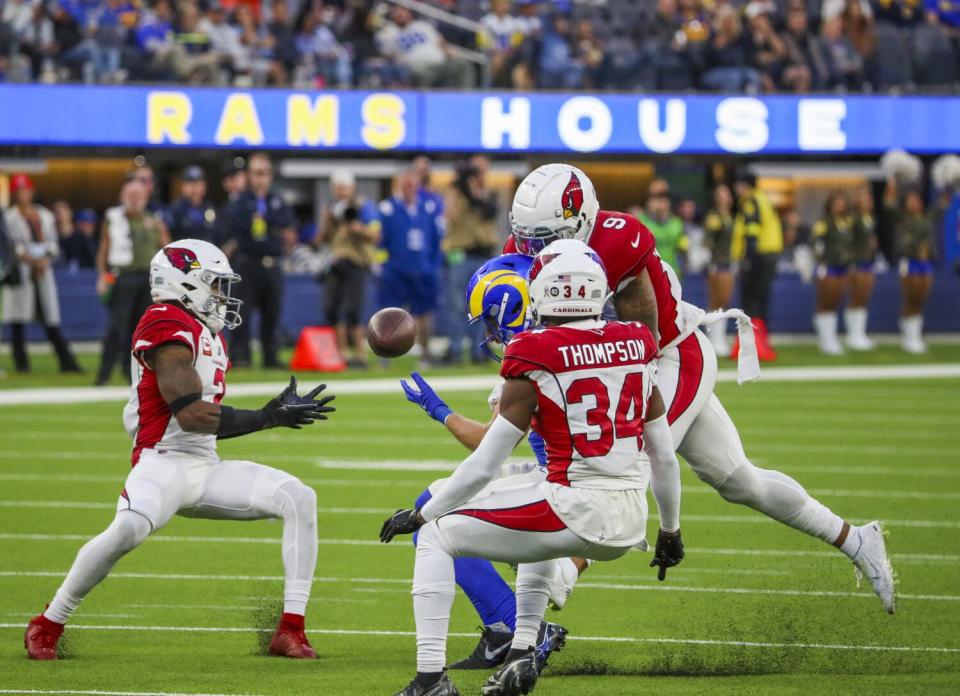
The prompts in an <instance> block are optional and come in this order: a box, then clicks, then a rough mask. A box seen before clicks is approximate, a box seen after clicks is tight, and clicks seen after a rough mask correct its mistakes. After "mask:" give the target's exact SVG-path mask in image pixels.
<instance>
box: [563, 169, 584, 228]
mask: <svg viewBox="0 0 960 696" xmlns="http://www.w3.org/2000/svg"><path fill="white" fill-rule="evenodd" d="M560 203H561V205H562V206H563V219H564V220H569V219H570V218H574V217H577V216H578V215H579V214H580V208H581V207H583V188H581V186H580V179H579V178H577V175H576V174H573V173H571V174H570V181H568V182H567V187H566V188H565V189H563V194H562V195H561V196H560Z"/></svg>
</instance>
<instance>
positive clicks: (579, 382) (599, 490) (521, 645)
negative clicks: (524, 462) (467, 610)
mask: <svg viewBox="0 0 960 696" xmlns="http://www.w3.org/2000/svg"><path fill="white" fill-rule="evenodd" d="M559 245H564V249H563V250H562V251H557V253H552V250H553V248H552V247H550V248H547V249H545V250H544V251H543V253H542V254H541V255H540V256H539V257H538V258H537V259H536V260H535V261H534V264H533V266H532V268H531V272H530V298H531V306H532V314H533V319H534V322H537V323H539V322H542V323H543V324H544V327H542V328H538V329H535V330H531V331H527V332H524V333H521V334H519V335H517V336H515V337H514V338H513V340H511V342H510V343H509V344H508V345H507V347H506V351H505V354H504V360H503V364H502V367H501V375H502V376H503V377H504V378H505V380H506V384H505V386H504V388H503V394H502V397H501V401H500V412H499V413H498V414H497V415H496V417H495V418H494V421H493V423H492V424H491V426H490V427H489V429H487V431H486V434H485V435H484V437H483V440H482V441H481V443H480V445H479V446H478V447H477V449H476V450H475V451H474V452H473V453H472V454H471V455H470V456H469V457H468V458H467V459H466V460H465V461H464V462H463V463H462V464H461V465H460V466H459V467H458V468H457V469H456V471H455V472H454V473H453V475H452V476H451V477H450V479H449V480H448V481H447V482H446V483H445V484H444V485H443V487H442V488H440V489H439V490H438V491H437V492H436V494H435V495H434V496H433V498H432V499H431V500H430V501H429V502H427V503H426V504H425V505H424V506H423V507H422V508H419V509H410V510H398V511H397V512H396V513H395V514H394V515H393V516H392V517H390V518H389V519H387V520H386V521H385V522H384V524H383V527H382V529H381V533H380V538H381V540H382V541H384V542H389V541H390V540H391V539H392V538H393V537H394V536H395V535H397V534H409V533H412V532H414V531H416V530H419V540H418V543H417V556H416V564H415V568H414V579H413V596H414V613H415V615H416V623H417V675H416V677H415V678H414V679H413V680H412V681H411V683H410V684H409V685H408V686H407V687H406V688H405V689H403V690H402V691H401V692H399V694H398V696H455V695H456V694H458V691H457V689H456V687H455V686H454V685H453V683H452V682H450V680H449V678H448V677H447V676H446V672H445V669H444V665H445V664H446V638H447V630H448V627H449V619H450V607H451V605H452V603H453V596H454V584H455V580H454V559H455V558H458V557H463V556H468V557H469V556H479V557H483V558H488V559H492V560H498V561H504V562H513V563H519V567H518V576H517V600H516V601H517V628H516V633H515V635H514V639H513V642H512V644H511V649H510V652H509V653H508V655H507V658H506V661H505V663H504V665H503V666H502V667H501V668H500V669H499V670H497V672H496V673H495V674H494V675H492V676H491V677H490V678H489V679H488V680H487V683H486V685H485V686H484V688H483V693H484V694H486V695H487V696H512V695H513V694H520V693H529V691H530V690H532V689H533V687H534V685H535V684H536V681H537V678H538V674H539V672H538V669H537V664H536V656H535V654H534V644H535V641H536V635H537V630H538V627H539V626H540V622H541V621H542V618H543V613H544V610H545V609H546V605H547V598H548V595H549V584H550V576H551V574H552V572H553V563H552V559H556V558H564V557H568V556H577V557H582V558H586V557H589V558H596V559H598V560H613V559H615V558H619V557H620V556H622V555H623V554H625V553H626V552H627V551H628V550H629V549H631V548H633V547H634V546H636V545H638V544H639V543H641V542H642V541H643V539H644V536H645V526H646V500H645V491H646V487H647V483H648V481H649V477H650V463H649V462H648V457H649V458H650V460H667V461H670V460H672V466H673V467H674V468H676V467H677V466H678V465H677V462H676V457H675V455H674V454H673V442H672V440H671V437H670V430H669V427H668V426H667V424H666V418H665V417H664V416H665V410H664V406H663V402H662V400H661V398H660V395H659V392H658V391H657V388H656V384H655V381H654V374H653V365H652V361H653V360H654V359H655V356H656V353H657V344H656V341H655V339H654V337H653V334H652V333H651V332H650V330H649V329H648V328H647V327H646V326H643V325H641V324H638V323H623V322H605V321H602V320H601V313H602V311H603V306H604V303H605V301H606V299H607V297H608V295H609V293H608V290H607V280H606V276H605V274H604V271H603V268H602V266H601V264H600V262H599V258H598V257H597V255H596V254H595V253H593V252H592V251H591V250H590V249H589V248H588V247H587V246H586V245H585V244H582V243H578V242H558V246H559ZM531 425H533V426H534V427H535V428H536V430H537V431H538V432H539V433H540V434H541V435H542V436H543V438H544V440H545V443H546V451H547V460H548V464H547V469H548V472H547V477H546V480H542V479H539V478H535V479H532V478H528V477H524V476H511V477H507V478H503V479H499V480H497V481H495V482H493V483H491V481H493V479H495V478H496V477H497V476H498V474H499V471H500V467H501V466H502V464H503V463H504V461H505V460H506V458H507V457H508V456H509V455H510V453H511V452H512V451H513V448H514V447H515V446H516V444H517V442H518V440H519V439H520V438H521V437H522V436H523V435H524V433H525V432H526V430H527V429H528V428H529V427H531ZM488 484H489V485H488ZM674 502H675V509H673V510H670V511H668V513H669V514H670V515H672V516H674V517H675V518H676V519H677V524H678V526H679V504H680V501H679V499H677V500H676V501H674Z"/></svg>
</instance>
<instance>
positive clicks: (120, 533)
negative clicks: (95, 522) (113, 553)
mask: <svg viewBox="0 0 960 696" xmlns="http://www.w3.org/2000/svg"><path fill="white" fill-rule="evenodd" d="M152 531H153V526H152V525H151V524H150V520H148V519H147V518H146V517H144V516H143V515H141V514H139V513H137V512H134V511H133V510H121V511H120V512H118V513H117V516H116V517H115V518H114V520H113V522H112V523H111V524H110V528H109V532H110V536H111V537H112V540H113V543H114V545H115V546H116V548H117V550H118V551H120V552H121V553H128V552H130V551H132V550H133V549H135V548H137V547H138V546H139V545H140V544H142V543H143V542H144V541H145V540H146V538H147V537H148V536H150V532H152Z"/></svg>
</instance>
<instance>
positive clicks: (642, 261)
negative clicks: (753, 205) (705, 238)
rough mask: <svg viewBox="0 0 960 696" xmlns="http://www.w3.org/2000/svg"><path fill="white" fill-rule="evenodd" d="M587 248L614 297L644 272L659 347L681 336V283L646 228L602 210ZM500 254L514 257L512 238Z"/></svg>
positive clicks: (630, 217)
mask: <svg viewBox="0 0 960 696" xmlns="http://www.w3.org/2000/svg"><path fill="white" fill-rule="evenodd" d="M590 247H591V248H592V249H593V250H594V251H595V252H597V255H598V256H599V257H600V260H601V261H603V266H604V269H605V270H606V272H607V284H608V285H609V286H610V291H611V292H613V293H614V294H616V293H617V292H619V291H620V290H621V289H622V288H623V287H624V285H625V284H626V282H627V281H629V280H630V279H631V278H634V277H635V276H637V275H638V274H639V273H640V271H642V270H643V269H644V268H645V269H647V273H648V274H649V275H650V281H651V283H652V284H653V291H654V294H655V295H656V298H657V330H658V331H659V333H660V347H661V348H663V347H665V346H668V345H669V344H670V343H672V342H673V341H674V340H675V339H676V338H677V337H678V336H680V334H681V331H682V330H683V321H682V319H681V316H680V300H681V290H680V280H679V279H678V278H677V274H676V273H674V271H673V269H672V268H671V267H670V265H669V264H667V263H665V262H664V261H663V259H661V258H660V255H659V254H657V249H656V240H655V239H654V237H653V233H652V232H651V231H650V230H649V229H647V226H646V225H644V224H643V223H642V222H640V221H639V220H638V219H637V218H635V217H634V216H633V215H630V214H628V213H620V212H616V211H610V210H601V211H600V212H599V213H598V214H597V220H596V222H595V223H594V225H593V232H592V233H591V235H590ZM503 253H504V254H515V253H517V246H516V244H515V243H514V240H513V237H510V238H509V239H508V240H507V243H506V244H505V245H504V247H503Z"/></svg>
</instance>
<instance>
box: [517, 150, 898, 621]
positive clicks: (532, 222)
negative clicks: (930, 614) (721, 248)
mask: <svg viewBox="0 0 960 696" xmlns="http://www.w3.org/2000/svg"><path fill="white" fill-rule="evenodd" d="M510 219H511V228H512V237H511V239H510V240H508V242H507V244H506V246H505V247H504V252H506V253H511V252H516V251H519V252H520V253H523V254H527V255H534V254H536V253H538V252H539V251H540V250H541V249H543V248H544V247H545V246H546V245H548V244H550V243H551V242H553V241H554V240H557V239H579V240H582V241H584V242H586V243H587V244H589V245H590V247H591V248H592V249H593V250H594V251H595V252H596V253H597V254H598V255H599V257H600V259H601V260H602V261H603V264H604V266H605V268H606V272H607V280H608V282H609V284H610V290H611V292H613V293H614V296H613V305H614V309H615V310H616V313H617V316H618V317H619V318H620V319H621V320H628V321H640V322H643V323H644V324H646V325H647V326H651V327H654V326H655V327H657V333H659V336H658V337H657V338H658V342H659V348H660V353H659V359H658V361H657V374H658V377H657V384H658V386H659V388H660V392H661V393H662V395H663V399H664V402H665V403H666V405H667V419H668V421H669V423H670V429H671V432H672V434H673V441H674V443H676V445H677V451H678V452H679V453H680V455H681V456H682V457H683V458H684V459H686V460H687V463H688V464H689V465H690V467H691V468H692V469H693V471H694V473H695V474H696V475H697V477H698V478H700V479H701V480H703V481H705V482H706V483H708V484H710V485H711V486H713V488H715V489H716V490H717V492H718V493H719V494H720V495H721V496H722V497H723V498H724V499H725V500H728V501H730V502H732V503H739V504H741V505H747V506H749V507H751V508H753V509H754V510H757V511H759V512H762V513H764V514H765V515H767V516H768V517H771V518H773V519H775V520H777V521H778V522H782V523H783V524H786V525H788V526H790V527H793V528H794V529H796V530H798V531H801V532H804V533H806V534H809V535H811V536H814V537H817V538H818V539H821V540H823V541H825V542H826V543H828V544H832V545H833V546H835V547H837V548H838V549H840V551H842V552H843V553H844V554H845V555H846V556H847V557H848V558H849V559H850V560H851V561H853V563H854V565H855V566H856V568H857V571H858V572H859V573H862V574H863V575H865V576H866V577H867V578H869V580H870V583H871V584H872V585H873V589H874V591H875V592H876V593H877V596H878V597H879V598H880V601H881V602H882V604H883V608H884V609H885V610H886V611H887V612H888V613H890V614H892V613H893V612H894V579H893V570H892V568H891V565H890V561H889V559H888V558H887V552H886V545H885V543H884V539H883V533H882V530H881V528H880V524H879V523H878V522H870V523H868V524H865V525H862V526H855V525H851V524H849V523H848V522H846V521H845V520H843V519H842V518H840V517H838V516H837V515H836V514H834V513H833V512H832V511H830V510H829V509H828V508H827V507H825V506H824V505H823V504H821V503H820V502H819V501H817V500H815V499H814V498H812V497H810V495H809V494H808V493H807V492H806V490H804V488H803V486H801V485H800V484H799V483H797V482H796V481H795V480H794V479H792V478H791V477H789V476H786V475H785V474H782V473H780V472H779V471H772V470H767V469H761V468H759V467H756V466H754V464H753V463H752V462H750V460H749V459H747V456H746V454H745V453H744V451H743V445H742V443H741V441H740V435H739V434H738V432H737V429H736V427H735V426H734V424H733V421H731V419H730V416H729V415H727V412H726V410H725V409H724V408H723V406H722V405H721V404H720V401H719V399H717V397H716V396H715V395H714V394H713V388H714V383H715V381H716V370H717V357H716V353H715V352H714V350H713V348H712V346H711V345H710V343H709V341H708V340H707V339H706V337H705V336H704V335H703V334H702V333H701V332H700V330H699V329H698V328H697V327H698V325H700V324H701V323H703V322H704V321H705V319H706V320H707V321H709V320H710V319H715V318H716V317H715V316H709V315H708V316H706V317H705V315H704V312H703V310H700V309H698V308H696V307H694V306H693V305H690V304H688V303H685V302H683V301H682V299H681V288H680V282H679V281H678V279H677V276H676V274H675V273H674V272H673V269H671V268H670V267H669V266H668V265H667V264H665V263H664V262H663V261H661V259H660V257H659V256H658V255H657V253H656V249H655V246H654V239H653V235H652V234H651V233H650V231H649V230H647V228H646V227H644V226H643V224H642V223H640V221H639V220H637V219H636V218H634V217H633V216H631V215H628V214H625V213H619V212H614V211H606V210H600V205H599V202H598V201H597V195H596V191H595V189H594V187H593V183H592V182H591V181H590V179H589V178H587V175H586V174H584V173H583V172H582V171H581V170H579V169H577V168H576V167H573V166H570V165H567V164H546V165H543V166H541V167H539V168H537V169H535V170H534V171H533V172H531V173H530V174H528V175H527V177H526V178H525V179H524V180H523V181H522V182H521V183H520V186H519V187H518V189H517V192H516V194H515V195H514V199H513V207H512V210H511V216H510ZM741 314H742V313H741ZM738 323H739V325H740V335H741V343H742V344H743V346H748V345H752V341H751V340H750V337H751V336H752V331H751V330H750V327H749V325H748V323H747V322H746V321H745V318H744V317H741V318H740V320H739V321H738ZM744 351H746V352H748V353H750V352H751V351H750V350H749V349H748V348H742V349H741V364H740V369H741V378H742V379H743V380H747V379H750V378H753V377H755V375H756V374H757V372H756V361H755V359H754V360H752V361H750V362H745V360H744V357H745V356H744ZM752 357H754V358H755V354H754V355H753V356H752Z"/></svg>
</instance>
